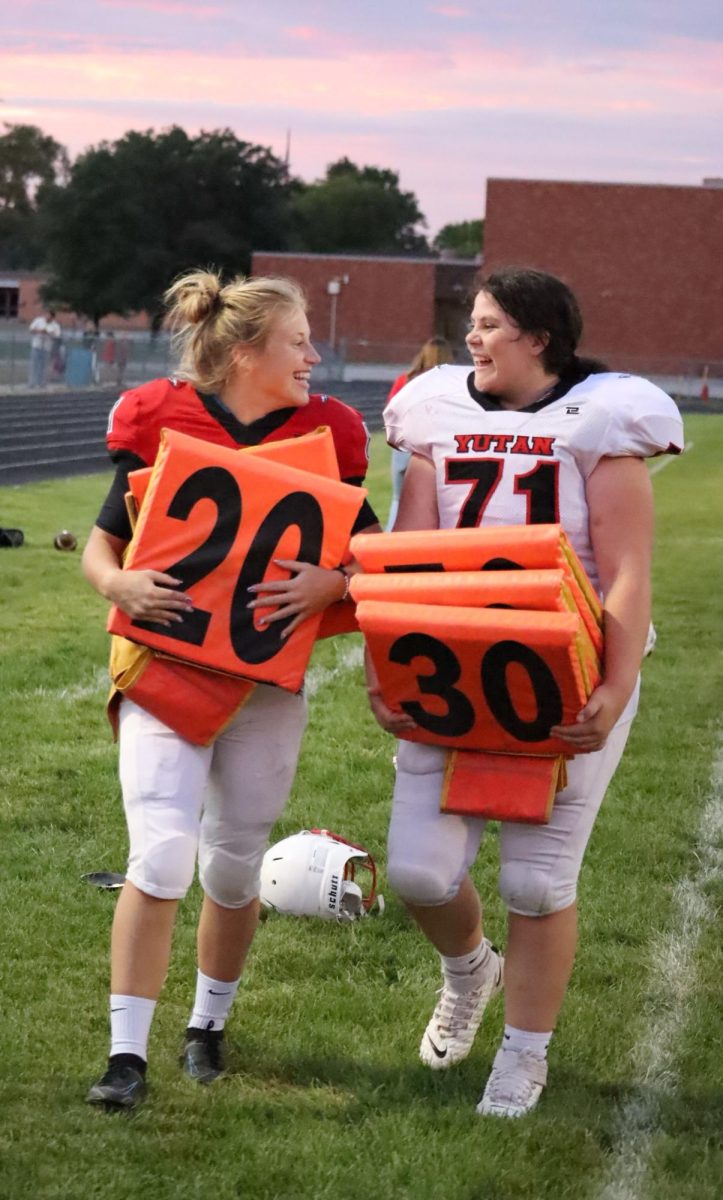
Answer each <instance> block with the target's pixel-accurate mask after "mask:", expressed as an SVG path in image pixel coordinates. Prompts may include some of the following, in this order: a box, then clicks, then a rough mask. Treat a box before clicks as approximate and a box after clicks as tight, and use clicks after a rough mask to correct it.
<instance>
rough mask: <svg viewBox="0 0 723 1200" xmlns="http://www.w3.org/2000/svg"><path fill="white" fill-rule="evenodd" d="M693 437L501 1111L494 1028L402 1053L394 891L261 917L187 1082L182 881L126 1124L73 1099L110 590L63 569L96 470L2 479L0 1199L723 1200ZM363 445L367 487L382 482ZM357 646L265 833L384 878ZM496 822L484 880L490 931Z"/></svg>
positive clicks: (672, 479) (712, 491)
mask: <svg viewBox="0 0 723 1200" xmlns="http://www.w3.org/2000/svg"><path fill="white" fill-rule="evenodd" d="M686 436H687V438H688V440H689V441H690V442H692V447H691V449H690V450H689V452H688V453H687V454H686V455H684V456H683V457H682V458H681V459H677V460H672V461H670V463H669V465H667V466H666V467H665V469H663V470H658V467H659V465H660V463H662V462H664V461H665V462H667V460H659V463H656V465H655V466H654V467H653V470H655V471H656V474H655V478H654V488H655V493H656V502H657V511H658V536H657V552H656V564H655V619H656V625H657V627H658V648H657V649H656V652H655V654H654V655H653V656H652V658H651V659H650V660H648V661H647V662H646V664H645V669H644V695H643V703H642V709H641V713H640V715H639V718H638V720H637V722H636V724H635V726H634V729H633V733H632V736H631V740H630V743H629V748H628V751H627V753H626V756H625V758H624V760H623V764H622V766H621V768H620V770H619V772H618V774H617V776H616V778H615V780H614V782H613V785H612V787H611V789H610V791H609V793H608V797H607V800H606V803H605V805H604V807H603V810H602V814H601V816H600V819H599V821H598V824H597V826H596V829H595V832H594V834H593V838H592V842H591V845H590V849H589V852H588V857H587V861H586V866H585V869H584V870H583V875H582V881H581V894H580V900H581V927H582V937H581V948H580V954H579V958H578V962H577V965H576V969H575V973H574V976H573V980H572V984H571V988H570V992H569V996H568V999H567V1002H566V1005H565V1008H564V1010H563V1014H562V1019H561V1022H560V1025H559V1029H558V1033H557V1036H556V1037H555V1039H554V1042H553V1045H552V1048H551V1052H550V1068H551V1070H550V1086H549V1088H548V1091H547V1093H546V1094H545V1096H544V1098H543V1100H542V1102H541V1104H540V1106H539V1108H538V1110H537V1111H536V1112H535V1113H534V1114H533V1115H532V1116H530V1117H529V1118H527V1119H526V1120H525V1121H522V1122H499V1121H493V1120H482V1119H480V1118H479V1117H477V1116H476V1115H475V1112H474V1102H475V1100H476V1097H477V1093H478V1090H479V1086H480V1084H481V1082H482V1081H483V1080H484V1079H485V1077H486V1074H487V1071H488V1068H489V1063H490V1059H491V1057H492V1055H493V1053H494V1050H495V1048H496V1044H497V1041H498V1039H499V1036H500V1031H501V1024H502V1011H501V1005H500V1003H499V1001H496V1002H494V1003H493V1004H492V1005H491V1006H490V1010H489V1013H488V1016H487V1017H486V1019H485V1023H484V1025H483V1028H482V1030H481V1031H480V1034H479V1036H478V1040H477V1043H476V1045H475V1048H474V1050H473V1052H472V1054H471V1056H470V1057H469V1059H468V1060H467V1061H466V1062H465V1063H463V1064H461V1066H459V1067H458V1068H457V1069H456V1070H454V1071H451V1072H448V1073H445V1074H442V1075H435V1074H433V1073H431V1072H429V1071H427V1070H426V1069H425V1068H424V1067H423V1066H422V1065H421V1063H420V1062H419V1060H418V1058H417V1045H418V1041H419V1037H420V1035H421V1031H422V1029H423V1027H424V1024H425V1023H426V1020H427V1018H428V1015H429V1013H430V1011H431V1007H432V1005H433V1002H434V992H435V989H436V987H437V986H438V978H437V965H436V961H435V959H436V956H435V955H434V953H433V952H432V951H431V949H430V948H429V947H428V946H426V945H425V944H424V943H423V941H422V939H421V937H420V936H419V935H417V934H416V933H415V931H414V930H413V928H412V927H411V925H410V923H409V921H408V919H407V917H406V915H405V913H404V911H403V909H402V907H401V905H400V904H399V903H398V902H397V901H396V900H395V898H394V897H393V896H391V895H387V896H386V900H387V906H386V911H385V912H384V914H383V915H381V916H374V917H371V918H369V919H368V920H366V921H364V922H361V923H359V924H357V925H355V926H352V927H347V928H341V927H337V926H335V925H331V924H326V923H323V922H312V921H300V920H294V919H292V918H285V917H280V916H276V915H274V916H271V917H269V919H268V920H267V921H265V922H264V924H263V925H262V927H261V929H260V931H259V935H258V939H257V942H256V946H255V953H254V955H253V956H252V962H251V964H250V967H249V969H248V972H247V975H246V977H245V980H244V983H243V985H242V988H241V991H240V994H239V999H238V1001H237V1005H236V1008H235V1009H234V1013H233V1016H232V1019H231V1022H230V1024H229V1026H228V1036H229V1041H230V1046H231V1052H232V1053H231V1058H232V1070H231V1073H230V1075H229V1077H228V1078H227V1079H225V1080H224V1081H223V1082H221V1083H219V1084H218V1085H216V1086H215V1087H213V1088H211V1089H208V1090H204V1089H202V1088H200V1087H198V1086H197V1085H195V1084H192V1083H190V1082H189V1081H187V1080H185V1079H184V1078H183V1077H182V1076H181V1074H180V1072H179V1070H178V1066H177V1054H178V1050H179V1044H180V1040H181V1037H182V1032H183V1029H184V1026H185V1022H186V1017H187V1015H188V1010H189V1004H190V1001H191V998H192V991H193V985H194V979H195V966H194V945H193V941H194V925H195V920H196V916H197V912H198V906H199V893H198V889H197V888H194V890H193V891H192V892H191V894H190V895H189V896H188V898H187V900H186V902H185V904H184V905H183V906H182V912H181V917H180V920H179V925H178V929H177V934H176V941H175V950H174V957H173V962H172V967H171V971H170V975H169V978H168V982H167V986H166V989H165V992H164V994H163V997H162V999H161V1003H160V1004H159V1007H158V1012H157V1017H156V1021H155V1024H154V1028H153V1032H152V1036H151V1046H150V1061H151V1067H150V1079H151V1082H152V1091H151V1095H150V1098H149V1101H148V1103H147V1104H146V1105H145V1106H144V1107H143V1108H142V1109H141V1110H139V1111H138V1112H137V1113H136V1114H133V1115H132V1116H130V1117H127V1116H120V1117H114V1116H108V1115H106V1114H105V1113H103V1112H98V1111H94V1110H90V1109H88V1108H87V1107H86V1106H85V1105H84V1104H83V1096H84V1093H85V1091H86V1089H87V1087H88V1085H89V1083H90V1081H91V1080H92V1078H93V1077H94V1076H95V1075H96V1074H97V1073H98V1070H99V1068H100V1067H101V1066H102V1064H103V1062H104V1058H105V1054H106V1051H107V1031H106V986H107V984H106V980H107V953H108V934H109V926H110V921H111V915H112V908H113V904H114V897H113V894H110V893H104V892H99V891H96V890H94V889H92V888H90V887H88V886H87V885H85V884H84V883H81V881H80V876H81V874H82V873H83V872H84V871H89V870H94V869H100V868H107V869H110V870H123V867H124V855H125V831H124V822H123V817H122V812H121V804H120V798H119V789H118V784H117V780H116V752H115V748H114V746H113V744H112V741H111V738H110V736H109V730H108V728H107V726H106V723H105V718H104V713H103V699H104V691H105V686H106V677H105V661H106V654H107V646H106V635H105V634H104V632H103V626H104V612H105V605H104V603H103V602H102V601H101V600H99V598H98V597H96V596H95V595H94V594H93V593H92V592H91V591H90V590H89V589H88V588H87V586H86V585H85V584H84V583H83V582H82V580H81V578H80V573H79V561H78V554H60V553H58V552H56V551H55V550H53V548H52V537H53V534H54V533H55V532H56V531H57V530H59V529H60V528H63V527H67V528H70V529H72V530H74V531H75V532H76V533H78V535H79V536H80V538H81V542H82V540H83V538H84V536H85V533H86V532H87V530H88V529H89V527H90V526H91V524H92V522H93V520H94V517H95V514H96V512H97V510H98V507H99V503H100V500H101V498H102V496H103V495H104V492H105V489H106V487H107V483H108V477H107V476H95V477H89V478H83V479H71V480H65V481H60V482H53V483H42V484H38V485H32V486H27V487H22V488H6V489H0V523H1V524H3V525H9V526H20V527H22V528H23V529H24V530H25V533H26V539H27V541H26V545H25V546H24V547H23V548H22V549H18V550H2V551H0V597H1V602H2V609H1V612H2V623H1V629H0V638H1V639H2V646H1V655H0V674H1V677H2V691H1V694H0V703H1V704H2V710H1V724H0V728H1V730H2V740H1V742H0V745H1V747H2V756H1V758H0V779H1V780H2V787H1V788H0V822H1V826H2V828H1V834H0V905H1V906H2V912H3V914H4V916H3V922H2V953H1V955H0V971H1V974H2V982H1V985H0V1004H1V1006H2V1020H1V1021H0V1064H1V1065H0V1116H1V1121H0V1197H1V1198H2V1200H25V1198H28V1200H29V1198H36V1197H38V1198H43V1200H51V1198H52V1200H86V1198H87V1200H131V1198H133V1200H137V1198H138V1197H144V1196H147V1197H148V1198H149V1200H172V1198H173V1200H196V1198H198V1200H206V1198H207V1197H208V1200H232V1198H236V1197H243V1198H247V1197H248V1198H253V1197H258V1198H259V1200H296V1198H299V1200H301V1198H307V1197H308V1198H312V1197H314V1198H316V1200H332V1198H333V1200H358V1198H359V1197H362V1196H364V1197H366V1196H372V1197H375V1198H376V1200H538V1198H539V1200H543V1198H548V1197H549V1198H551V1200H552V1198H554V1200H565V1198H570V1200H637V1198H638V1197H640V1198H646V1200H714V1197H719V1196H720V1195H721V1194H723V1155H722V1152H721V1144H720V1143H721V1131H722V1130H723V1009H722V1006H721V992H720V981H721V977H722V970H721V968H722V967H723V955H722V953H721V948H720V921H719V913H720V906H721V902H722V901H723V881H722V873H721V857H722V849H721V847H722V836H723V783H722V780H723V742H722V740H721V715H720V714H721V700H720V698H721V694H722V691H723V672H722V671H721V651H720V627H721V617H720V611H721V601H720V597H721V595H722V594H723V555H722V553H721V552H722V551H723V535H722V534H721V513H722V512H723V470H722V467H721V462H722V459H723V455H722V451H723V417H718V416H699V417H690V418H689V419H688V421H687V422H686ZM386 455H387V451H386V448H385V447H384V446H383V444H382V442H381V439H380V438H379V437H378V436H377V437H376V438H375V441H374V459H373V470H372V472H371V475H370V487H371V491H372V499H373V500H375V501H376V503H377V505H378V508H379V511H380V512H381V513H382V515H384V514H385V513H386V508H387V504H388V499H389V488H388V482H387V457H386ZM360 660H361V653H360V646H359V644H358V640H357V639H354V638H346V639H337V641H336V642H329V643H325V644H323V645H321V646H320V647H319V648H318V650H317V652H316V655H315V659H314V662H313V665H312V668H311V672H310V676H309V684H310V686H309V691H310V694H311V713H312V716H311V723H310V727H309V730H308V733H307V736H306V740H305V744H304V751H303V755H302V761H301V766H300V770H299V774H298V778H297V782H296V785H295V788H294V793H293V797H292V801H291V803H290V805H289V808H288V810H287V813H286V815H285V817H284V819H283V821H282V822H281V823H280V824H279V827H278V830H277V832H278V836H282V835H285V834H286V833H289V832H293V831H295V830H297V829H300V828H303V827H305V826H308V825H309V824H316V825H325V826H329V827H330V828H332V829H334V828H336V829H338V830H339V831H340V832H343V833H344V834H346V835H347V836H349V837H351V838H354V839H358V840H361V841H363V842H364V843H365V844H366V845H367V846H368V847H369V849H370V850H371V851H372V853H373V854H374V855H375V856H376V857H377V861H378V863H379V864H380V866H381V872H382V889H381V890H382V891H386V889H385V887H384V879H383V875H384V858H385V855H384V840H385V828H386V821H387V816H388V810H389V797H390V793H391V788H392V763H391V755H392V743H391V741H390V739H389V738H388V737H387V736H386V735H385V734H383V733H382V732H381V731H380V730H379V728H378V727H377V726H376V724H375V723H374V721H373V719H372V718H371V716H370V714H369V713H368V711H367V706H366V697H365V694H364V691H363V688H362V687H361V686H360V685H361V668H360ZM495 843H496V834H495V831H494V828H493V829H492V830H491V831H490V833H489V835H488V839H487V844H486V846H485V847H484V848H483V852H482V853H481V855H480V859H479V862H478V864H477V866H476V868H475V875H476V879H477V882H478V883H479V885H480V886H481V888H482V890H483V892H484V894H486V895H487V896H488V897H489V903H488V905H487V927H488V932H489V933H490V935H491V936H492V938H493V940H496V941H498V942H503V941H504V922H503V913H502V908H501V904H500V903H499V901H498V900H497V899H496V897H495V875H496V869H495V864H496V844H495Z"/></svg>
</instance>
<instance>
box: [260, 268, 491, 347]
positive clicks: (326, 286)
mask: <svg viewBox="0 0 723 1200" xmlns="http://www.w3.org/2000/svg"><path fill="white" fill-rule="evenodd" d="M251 270H252V273H253V274H254V275H287V276H289V277H291V278H292V279H296V280H297V281H298V282H299V283H300V284H301V285H302V287H303V288H304V291H305V292H306V294H307V296H308V298H309V318H310V323H311V328H312V333H313V336H314V338H315V340H317V341H319V342H325V343H327V344H328V345H330V346H332V348H334V349H343V352H344V355H345V357H346V359H347V360H348V361H349V362H389V363H406V362H408V361H409V360H410V359H411V358H412V357H413V356H414V355H415V354H416V352H417V350H418V349H419V347H420V346H421V344H422V342H425V341H426V340H427V338H429V337H432V335H433V334H435V333H437V334H442V336H444V337H446V338H448V339H449V340H450V341H452V342H456V343H459V342H461V340H462V339H463V337H464V329H465V325H466V322H467V318H468V314H469V299H470V294H471V291H472V289H473V282H474V277H475V273H476V270H477V268H476V265H475V263H474V262H470V261H469V260H463V259H447V260H444V259H434V258H401V257H392V256H389V257H383V256H382V257H377V258H371V257H366V256H364V257H362V256H355V255H346V254H282V253H275V252H274V253H272V252H269V253H266V252H264V253H261V252H257V253H255V254H254V256H253V260H252V267H251Z"/></svg>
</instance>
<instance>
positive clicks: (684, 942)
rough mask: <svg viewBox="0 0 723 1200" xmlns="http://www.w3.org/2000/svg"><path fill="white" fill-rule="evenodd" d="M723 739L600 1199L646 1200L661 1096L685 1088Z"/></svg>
mask: <svg viewBox="0 0 723 1200" xmlns="http://www.w3.org/2000/svg"><path fill="white" fill-rule="evenodd" d="M721 839H723V738H721V739H720V741H719V743H718V747H717V749H716V756H715V758H714V760H713V768H712V772H711V789H710V795H709V797H708V800H707V802H706V804H705V807H704V809H703V812H702V814H701V818H700V822H699V825H698V833H697V839H696V859H697V863H698V870H697V871H696V873H695V875H693V876H690V877H688V878H687V879H684V880H682V881H681V882H680V883H679V884H678V885H677V887H676V889H675V892H674V895H673V920H672V928H671V930H670V931H669V932H668V933H667V934H666V935H662V936H661V937H660V938H659V939H658V942H657V945H656V946H654V947H653V954H652V958H653V963H652V970H651V974H650V979H649V981H648V985H647V987H646V992H647V993H648V994H650V995H651V996H652V997H653V998H654V1005H655V1011H654V1012H653V1014H652V1019H651V1023H650V1025H649V1026H648V1028H647V1030H646V1031H645V1033H644V1035H643V1037H642V1038H641V1040H640V1041H639V1042H638V1044H637V1046H636V1048H635V1050H634V1057H633V1067H634V1085H635V1088H636V1090H637V1095H635V1096H634V1097H633V1098H632V1099H630V1100H629V1101H628V1102H627V1103H626V1104H625V1105H624V1106H623V1107H622V1108H621V1110H620V1112H619V1115H618V1139H617V1145H616V1148H615V1151H614V1154H613V1160H612V1163H611V1166H610V1170H609V1172H608V1177H607V1180H606V1182H605V1183H604V1185H603V1187H602V1188H601V1190H600V1191H599V1192H598V1194H597V1200H641V1197H642V1196H643V1195H644V1194H645V1192H644V1183H645V1175H646V1172H647V1167H648V1161H649V1158H650V1154H651V1151H652V1147H653V1138H654V1137H655V1135H656V1133H658V1132H659V1131H660V1113H659V1098H660V1097H661V1096H664V1095H672V1094H673V1093H674V1092H675V1090H676V1088H677V1085H678V1070H677V1066H676V1052H677V1049H678V1045H677V1043H678V1040H679V1037H680V1035H681V1033H682V1032H683V1029H684V1027H685V1020H686V1014H687V1006H688V1003H689V1001H690V999H691V997H692V996H693V995H694V994H695V990H696V984H697V977H696V971H695V952H696V946H697V943H698V941H699V939H700V936H701V934H702V932H703V929H704V927H705V925H706V924H707V923H708V922H710V921H712V920H713V918H714V916H715V912H714V909H713V906H712V905H711V904H710V903H709V902H708V899H707V897H706V894H705V888H706V885H707V884H708V883H710V882H711V880H713V879H718V878H719V877H720V876H721V875H723V850H722V849H721V848H720V847H721Z"/></svg>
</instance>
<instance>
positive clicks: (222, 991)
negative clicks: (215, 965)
mask: <svg viewBox="0 0 723 1200" xmlns="http://www.w3.org/2000/svg"><path fill="white" fill-rule="evenodd" d="M240 982H241V980H240V979H233V980H231V982H228V981H226V980H223V979H211V977H210V976H209V975H204V973H203V971H199V972H198V974H197V976H196V999H195V1000H194V1002H193V1012H192V1013H191V1017H190V1020H189V1022H188V1025H189V1027H190V1028H193V1029H215V1030H219V1029H223V1027H224V1025H225V1024H226V1018H227V1017H228V1014H229V1012H230V1011H231V1005H232V1004H233V1002H234V999H235V997H236V992H237V991H238V985H239V983H240Z"/></svg>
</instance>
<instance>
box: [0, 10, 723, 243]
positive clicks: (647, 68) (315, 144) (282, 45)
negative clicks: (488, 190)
mask: <svg viewBox="0 0 723 1200" xmlns="http://www.w3.org/2000/svg"><path fill="white" fill-rule="evenodd" d="M0 47H1V48H0V79H1V80H2V84H1V85H0V97H2V103H0V120H1V119H4V120H6V121H25V122H30V123H33V124H37V125H40V126H41V128H43V129H44V130H46V131H47V132H48V133H51V134H53V136H55V137H56V138H58V140H59V141H61V142H63V143H64V144H66V145H67V146H68V147H69V149H70V150H71V152H72V153H78V152H79V151H81V150H82V149H83V148H84V147H86V146H87V145H90V144H94V143H96V142H98V141H100V140H101V139H109V140H112V139H114V138H116V137H120V136H121V135H122V134H123V133H124V132H125V131H126V130H127V129H129V128H136V129H138V128H142V129H145V128H151V127H155V128H160V127H163V126H167V125H169V124H172V123H174V122H175V123H178V124H181V125H183V126H184V127H185V128H187V129H188V130H189V132H195V131H197V130H198V129H200V128H206V129H210V128H217V127H220V126H230V127H231V128H232V129H233V130H234V131H235V132H236V133H237V134H238V136H239V137H241V138H244V139H245V140H247V141H251V142H257V143H260V144H262V145H269V146H271V148H272V149H273V150H274V151H275V152H276V153H277V154H283V152H284V147H285V142H286V131H287V130H288V129H290V130H291V150H292V169H293V170H294V172H295V173H296V174H298V175H299V176H301V177H302V178H304V179H307V180H310V179H313V178H317V177H319V176H321V175H322V174H323V172H324V170H325V167H326V165H327V164H328V163H329V162H332V161H334V160H335V159H337V158H340V157H341V156H342V155H344V154H346V155H348V156H349V157H350V158H352V159H354V160H355V161H357V162H360V163H370V164H374V165H378V166H385V167H391V168H393V169H395V170H397V171H399V173H400V177H401V183H402V186H403V187H405V188H407V189H410V190H412V191H414V192H416V194H417V197H418V199H419V202H420V206H421V208H422V210H423V211H424V212H425V213H426V215H427V217H428V220H429V226H430V228H431V230H432V231H433V232H434V231H436V229H437V228H439V226H440V225H442V224H443V223H445V222H446V221H452V220H463V219H466V218H469V217H473V216H476V215H478V214H479V213H480V212H481V211H482V208H483V205H484V182H485V179H486V178H487V177H489V176H491V175H515V176H523V177H524V176H527V177H538V178H568V179H575V178H577V179H610V180H628V181H641V182H654V181H655V182H665V183H692V184H695V183H699V182H700V180H701V177H702V176H704V175H719V174H723V157H722V156H721V139H720V132H719V131H720V127H721V120H722V119H723V88H722V87H721V79H723V10H721V6H720V4H719V2H718V0H715V2H713V0H690V2H689V3H687V4H685V3H683V2H682V0H607V3H606V4H605V5H600V4H599V3H597V0H548V2H547V3H546V4H544V5H540V4H539V2H538V0H521V2H519V3H515V2H514V0H512V2H511V3H508V4H507V5H505V6H500V5H484V6H483V5H481V4H480V3H477V2H474V3H473V2H471V0H470V2H464V0H462V2H457V3H455V2H453V0H450V2H445V0H438V2H436V3H435V2H429V3H423V2H421V0H386V2H385V0H365V3H364V5H353V6H352V5H349V6H347V5H339V4H338V3H331V2H327V0H294V3H290V2H289V0H276V2H275V3H273V4H269V3H268V0H264V2H263V3H262V2H261V0H243V3H230V2H227V0H213V2H212V3H208V4H206V3H201V2H194V0H99V2H93V3H90V2H88V0H79V2H78V3H76V4H74V5H73V6H72V7H71V6H69V5H57V4H54V3H49V2H47V0H24V2H23V0H21V2H19V3H18V2H16V3H14V4H13V5H12V6H11V5H7V6H3V11H2V13H1V14H0Z"/></svg>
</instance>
